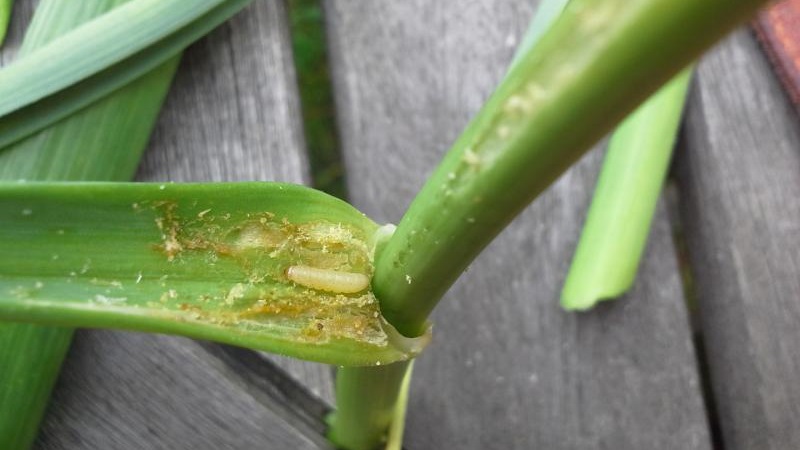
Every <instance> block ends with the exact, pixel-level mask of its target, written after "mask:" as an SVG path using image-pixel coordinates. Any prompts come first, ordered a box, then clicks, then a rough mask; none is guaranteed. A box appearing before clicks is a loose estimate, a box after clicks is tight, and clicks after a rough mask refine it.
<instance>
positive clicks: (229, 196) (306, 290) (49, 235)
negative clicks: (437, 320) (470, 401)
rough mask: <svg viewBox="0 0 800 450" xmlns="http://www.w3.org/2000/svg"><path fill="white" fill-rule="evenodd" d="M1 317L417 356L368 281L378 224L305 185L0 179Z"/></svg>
mask: <svg viewBox="0 0 800 450" xmlns="http://www.w3.org/2000/svg"><path fill="white" fill-rule="evenodd" d="M0 230H2V231H0V246H2V248H3V249H4V252H3V256H2V259H0V318H1V319H5V320H14V321H33V322H40V323H46V324H53V325H66V326H73V327H77V326H80V327H112V328H123V329H130V330H139V331H151V332H162V333H173V334H181V335H186V336H190V337H195V338H200V339H210V340H216V341H220V342H225V343H230V344H234V345H241V346H247V347H251V348H255V349H259V350H265V351H270V352H274V353H280V354H284V355H288V356H293V357H298V358H304V359H309V360H314V361H320V362H326V363H331V364H338V365H372V364H388V363H391V362H394V361H399V360H405V359H408V358H410V357H412V356H413V355H414V354H416V353H417V352H418V351H419V350H420V349H421V345H422V344H423V343H424V341H425V340H426V339H427V338H423V339H422V340H407V339H404V338H402V337H400V336H399V335H397V334H396V332H394V331H393V329H391V327H390V326H388V325H387V324H386V323H385V321H384V320H383V317H382V316H381V315H380V311H379V309H378V302H377V300H376V299H375V297H374V295H373V294H372V291H371V290H370V288H369V280H370V278H371V275H372V260H373V256H374V255H373V253H374V248H375V244H376V233H377V232H378V230H379V227H378V226H377V225H376V224H375V223H373V222H372V221H371V220H369V219H368V218H366V217H365V216H364V215H363V214H361V213H360V212H358V211H357V210H355V209H354V208H352V207H351V206H350V205H348V204H346V203H344V202H342V201H340V200H338V199H335V198H333V197H330V196H328V195H326V194H323V193H321V192H318V191H314V190H312V189H309V188H305V187H300V186H294V185H287V184H278V183H237V184H213V185H211V184H208V185H203V184H176V185H173V184H162V185H159V184H122V183H121V184H113V183H74V184H59V183H41V184H40V183H34V184H29V183H10V184H0Z"/></svg>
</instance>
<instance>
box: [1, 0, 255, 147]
mask: <svg viewBox="0 0 800 450" xmlns="http://www.w3.org/2000/svg"><path fill="white" fill-rule="evenodd" d="M250 1H251V0H229V1H226V2H223V3H222V4H221V5H219V6H217V7H215V8H212V9H211V10H209V11H208V12H206V13H205V14H204V15H201V16H198V17H196V18H195V19H194V20H193V21H192V22H190V23H189V24H187V25H185V26H183V27H181V28H178V29H176V30H174V31H173V32H172V33H171V34H169V35H167V36H165V37H163V38H162V39H161V40H160V41H158V42H156V43H153V44H152V45H150V46H147V47H146V48H143V49H141V50H140V51H138V52H136V53H135V54H133V55H131V56H129V57H127V58H125V59H123V60H121V61H120V62H117V63H115V64H113V65H110V66H108V67H105V68H103V69H102V70H99V71H98V72H96V73H92V74H89V75H88V76H86V77H85V78H83V79H81V80H79V81H77V82H75V83H74V84H70V85H66V86H64V87H62V88H60V89H57V90H56V91H54V92H51V93H49V94H47V95H44V96H43V97H42V98H40V99H39V100H37V101H34V102H32V103H30V102H29V103H27V104H25V105H23V106H21V107H19V108H18V109H15V110H14V111H12V112H10V113H8V114H6V115H5V116H3V117H2V120H0V147H5V146H8V145H10V144H12V143H15V142H17V141H19V140H20V139H23V138H25V137H27V136H30V135H31V134H33V133H35V132H37V131H39V130H41V129H43V128H45V127H47V126H50V125H52V124H53V123H55V122H57V121H59V120H61V119H63V118H65V117H67V116H69V115H70V114H73V113H75V112H76V111H78V110H80V109H81V108H84V107H86V106H87V105H90V104H92V103H93V102H95V101H97V100H98V99H101V98H103V97H104V96H107V95H109V94H111V93H113V92H115V91H117V90H118V89H120V88H121V87H124V86H125V85H127V84H129V83H131V82H133V81H135V80H136V79H137V78H139V77H142V76H143V75H144V74H146V73H148V72H149V71H152V70H155V69H156V68H157V67H158V66H159V65H162V64H164V63H165V62H167V61H169V60H170V59H172V58H175V57H176V56H177V55H178V54H179V53H180V51H181V50H183V49H184V48H185V47H186V46H188V45H189V44H190V43H192V42H194V41H195V40H197V39H199V38H200V37H202V36H203V35H205V34H206V33H208V32H209V31H211V30H212V29H214V28H215V27H216V26H218V25H219V24H221V23H222V22H224V21H225V20H227V19H228V18H230V17H231V16H232V15H234V14H235V13H236V12H238V11H239V10H241V9H242V8H243V7H245V6H246V5H247V4H248V3H250ZM96 20H98V19H96ZM103 20H106V19H103ZM58 23H63V22H58ZM27 42H28V41H27V40H26V43H27ZM54 45H55V44H54ZM58 45H61V44H60V43H59V44H58ZM137 45H138V44H137ZM48 48H49V47H48ZM23 50H25V49H23ZM78 50H79V49H74V50H73V51H75V52H77V51H78ZM61 55H62V56H64V57H65V58H66V56H67V52H66V51H65V52H64V53H61ZM36 57H37V58H38V56H36ZM80 64H83V63H80ZM73 66H75V64H74V63H73V62H69V63H68V64H66V65H63V66H59V70H64V71H66V70H68V69H70V68H72V67H73ZM13 70H18V69H16V68H15V69H13ZM5 73H6V72H5V71H0V78H3V76H7V75H4V74H5ZM46 75H48V76H51V75H52V74H46ZM32 76H34V75H31V74H28V75H27V76H26V77H17V78H13V77H12V79H11V80H10V81H9V83H12V82H15V83H17V84H16V85H11V84H9V85H7V86H5V88H6V89H7V91H9V92H24V91H25V89H28V87H29V86H30V84H31V79H30V77H32ZM62 76H66V75H62ZM48 89H49V86H48ZM0 90H2V88H0ZM33 98H34V97H31V98H30V99H29V100H31V101H32V99H33Z"/></svg>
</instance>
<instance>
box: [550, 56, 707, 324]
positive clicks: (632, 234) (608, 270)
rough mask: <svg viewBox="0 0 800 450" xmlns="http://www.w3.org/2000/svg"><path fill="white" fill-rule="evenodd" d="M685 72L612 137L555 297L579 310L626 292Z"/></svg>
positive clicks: (676, 122) (679, 108) (652, 207)
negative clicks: (564, 279)
mask: <svg viewBox="0 0 800 450" xmlns="http://www.w3.org/2000/svg"><path fill="white" fill-rule="evenodd" d="M691 74H692V72H691V69H686V70H684V71H683V72H681V74H680V75H678V76H677V77H675V78H674V79H673V80H672V81H670V82H669V83H667V84H666V85H665V86H664V87H663V88H661V90H659V91H658V92H657V93H656V94H655V95H653V96H652V97H651V98H650V99H649V100H648V101H647V102H645V103H644V104H642V106H641V107H639V108H638V109H637V110H636V111H634V112H633V113H632V114H631V115H630V116H629V117H628V118H627V119H626V120H625V121H624V122H623V123H622V124H621V125H620V126H619V128H617V130H616V131H615V132H614V134H613V135H612V137H611V141H610V142H609V146H608V152H607V153H606V157H605V160H604V162H603V168H602V170H601V173H600V178H599V180H598V182H597V188H596V189H595V194H594V198H593V199H592V204H591V206H590V208H589V213H588V215H587V219H586V225H584V228H583V232H582V233H581V238H580V241H579V243H578V247H577V249H576V251H575V256H574V257H573V261H572V264H571V266H570V270H569V273H568V274H567V278H566V281H565V284H564V289H563V291H562V293H561V305H562V306H563V307H564V309H567V310H586V309H589V308H591V307H593V306H594V305H595V304H597V302H599V301H602V300H611V299H614V298H616V297H619V296H620V295H622V294H624V293H625V292H626V291H627V290H628V289H630V288H631V286H633V282H634V280H635V278H636V272H637V269H638V267H639V262H640V261H641V258H642V254H643V253H644V249H645V245H646V244H647V236H648V234H649V232H650V224H651V223H652V221H653V216H654V214H655V211H656V205H657V203H658V199H659V197H660V196H661V191H662V187H663V184H664V178H665V177H666V175H667V169H668V168H669V162H670V159H671V156H672V148H673V146H674V144H675V138H676V136H677V133H678V128H679V127H680V121H681V116H682V113H683V105H684V103H685V100H686V92H687V91H688V89H689V83H690V80H691Z"/></svg>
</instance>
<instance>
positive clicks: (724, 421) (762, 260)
mask: <svg viewBox="0 0 800 450" xmlns="http://www.w3.org/2000/svg"><path fill="white" fill-rule="evenodd" d="M685 138H686V139H685V140H686V148H685V149H684V151H683V152H681V153H680V155H679V157H678V163H679V164H678V168H679V171H678V173H679V175H680V188H681V194H682V200H683V205H684V208H683V211H682V212H683V214H682V217H683V220H684V222H685V227H686V233H687V239H688V243H689V251H690V256H691V261H692V267H693V270H694V277H695V281H696V286H697V291H698V299H699V306H700V313H701V314H700V315H701V324H702V330H703V335H704V338H705V348H706V353H707V354H708V362H709V366H710V374H711V380H712V383H713V387H714V393H715V398H716V403H717V406H718V414H719V418H720V423H721V429H722V434H723V441H724V444H725V448H726V449H728V450H737V449H753V448H759V449H788V448H800V427H799V426H798V425H799V424H800V419H798V418H800V389H797V380H798V378H800V326H798V324H800V201H798V198H799V197H800V131H798V119H797V116H796V115H795V113H794V111H793V109H792V107H791V104H790V102H789V100H788V98H787V97H786V94H785V93H783V92H782V90H781V87H780V85H779V83H778V81H777V79H776V77H775V76H774V75H773V74H772V73H771V70H770V68H769V66H768V63H767V60H766V58H765V57H764V56H763V55H762V54H761V53H760V52H759V49H758V46H757V44H756V42H755V40H754V38H753V36H752V35H751V34H750V33H749V32H747V31H745V30H742V31H740V32H738V33H736V34H735V35H734V36H733V37H731V38H730V39H728V40H727V41H726V42H725V43H724V44H723V45H721V46H719V47H718V48H717V49H716V50H715V51H714V52H712V53H711V54H710V55H709V56H707V57H706V58H705V59H704V60H703V61H702V63H701V64H700V66H699V67H698V75H697V81H696V85H695V89H694V94H693V96H692V100H691V107H690V109H689V114H688V117H687V124H686V133H685Z"/></svg>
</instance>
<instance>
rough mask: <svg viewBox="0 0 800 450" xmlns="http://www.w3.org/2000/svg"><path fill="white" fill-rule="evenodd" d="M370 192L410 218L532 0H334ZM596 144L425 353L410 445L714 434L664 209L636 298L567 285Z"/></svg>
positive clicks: (487, 267)
mask: <svg viewBox="0 0 800 450" xmlns="http://www.w3.org/2000/svg"><path fill="white" fill-rule="evenodd" d="M326 6H327V14H328V30H329V40H330V43H331V46H332V53H331V55H332V59H333V67H332V69H333V77H334V81H335V87H336V95H337V97H336V100H337V105H338V116H339V120H340V122H341V133H342V134H341V135H342V139H343V148H344V149H345V151H346V154H345V161H346V169H347V174H348V180H349V189H350V192H351V194H352V199H353V200H354V203H355V205H356V206H358V207H359V208H361V209H362V210H363V211H365V212H367V213H368V214H370V215H372V216H373V217H374V218H376V219H378V220H383V221H391V222H397V221H398V220H399V219H400V217H401V214H402V212H403V210H404V209H405V208H406V207H407V205H408V203H409V201H410V200H411V198H412V196H413V195H414V193H415V192H416V191H417V190H418V189H419V188H420V187H421V185H422V183H423V182H424V180H425V178H426V177H427V176H428V174H429V173H430V172H431V170H432V168H433V167H434V164H435V163H436V162H437V161H438V160H439V159H440V158H441V156H442V154H443V152H444V150H445V149H446V148H448V147H449V145H450V143H451V142H452V141H453V140H454V138H455V137H456V136H457V134H458V133H459V132H460V131H461V129H462V128H463V127H464V126H465V124H466V122H467V121H468V120H469V118H470V117H471V116H472V115H473V114H474V113H475V112H476V111H477V109H478V108H479V107H480V105H481V104H482V102H483V101H484V100H485V99H486V97H487V96H488V95H489V93H490V92H491V90H492V89H493V88H494V86H495V85H496V84H497V82H498V81H499V79H500V78H501V76H502V75H503V73H504V71H505V68H506V66H507V64H508V62H509V61H510V59H511V56H512V54H513V51H514V47H515V45H516V44H517V42H518V41H519V39H520V37H521V35H522V32H523V30H524V29H525V27H526V24H527V21H528V20H529V19H530V17H531V14H532V7H531V6H530V2H525V1H522V0H520V1H511V2H496V1H489V0H480V1H473V2H468V3H466V2H461V3H458V6H456V5H455V4H454V2H428V1H424V0H415V1H405V2H394V1H391V0H381V1H370V2H360V1H354V0H328V1H327V2H326ZM599 156H600V155H599V154H597V153H596V152H595V154H592V155H590V156H589V157H588V158H586V159H584V160H583V161H582V162H581V163H580V164H579V165H578V166H577V167H576V168H575V169H574V170H571V171H570V172H568V173H567V174H566V175H565V176H564V177H563V178H562V179H561V180H560V181H559V182H558V183H557V184H556V185H555V186H554V187H553V188H551V189H550V190H549V191H548V192H547V193H546V194H545V195H544V196H543V197H542V198H540V199H539V200H538V201H537V202H536V203H535V204H534V205H533V206H532V207H530V208H528V209H527V210H526V211H525V212H524V213H523V214H522V215H521V216H520V217H519V218H518V219H517V220H516V221H515V222H514V223H513V224H512V226H511V227H510V228H509V229H508V230H506V231H505V232H504V233H503V234H502V235H501V236H500V238H499V239H498V240H497V241H496V242H494V243H493V244H492V245H491V246H490V247H489V248H488V249H487V250H486V251H485V252H484V253H483V254H482V255H481V256H480V257H479V258H478V260H477V261H476V262H475V263H474V264H473V265H472V266H471V269H470V270H468V272H467V273H466V274H465V276H464V277H463V278H462V280H461V281H460V282H459V283H457V285H456V286H455V287H454V288H453V289H452V290H451V291H450V293H449V294H448V295H447V298H445V299H444V300H443V303H442V304H441V306H440V307H439V308H438V309H437V311H436V312H435V314H434V318H433V319H434V323H435V327H434V330H435V331H434V335H435V338H434V342H433V344H432V345H431V347H430V348H429V350H428V351H427V353H426V354H424V355H423V356H422V357H421V358H420V359H419V361H418V363H417V365H416V366H415V371H414V380H413V385H412V393H411V400H410V405H409V418H408V421H407V430H406V436H407V438H406V442H407V447H408V448H410V449H439V448H465V449H466V448H476V449H478V448H480V449H485V448H498V449H500V448H547V449H559V448H564V449H567V448H569V449H574V448H592V449H594V448H608V449H640V448H682V449H688V448H693V449H706V448H709V445H710V444H709V442H710V439H709V433H708V429H707V425H706V416H705V412H704V406H703V402H702V399H701V394H700V389H699V387H698V376H697V370H696V364H695V355H694V351H693V347H692V345H691V343H690V332H689V328H688V321H687V314H686V310H685V306H684V300H683V295H682V291H681V285H680V280H679V277H678V273H677V267H676V262H675V256H674V249H673V247H672V243H671V237H670V232H669V227H668V224H667V222H666V219H665V214H664V212H663V208H662V209H660V210H659V214H658V217H657V219H656V220H655V229H654V232H653V235H652V236H651V241H650V245H649V247H648V250H647V255H646V257H645V259H644V265H643V267H642V269H641V275H640V277H639V281H638V282H637V284H636V286H635V288H634V290H633V292H632V293H631V294H629V295H627V296H626V297H625V298H624V299H622V300H620V301H617V302H614V303H610V304H605V305H602V306H601V307H599V308H597V309H595V310H594V311H592V312H589V313H586V314H568V313H565V312H563V311H561V310H560V308H559V306H558V293H559V290H560V287H561V283H562V282H563V279H564V276H565V274H566V271H567V268H568V263H569V259H570V258H571V254H572V251H573V249H574V247H575V244H576V241H577V238H578V235H579V231H580V225H581V222H582V220H583V217H584V214H585V211H586V209H587V206H588V202H589V199H590V195H591V191H592V189H593V186H594V182H595V179H596V172H597V170H598V166H599Z"/></svg>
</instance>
